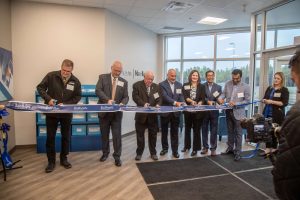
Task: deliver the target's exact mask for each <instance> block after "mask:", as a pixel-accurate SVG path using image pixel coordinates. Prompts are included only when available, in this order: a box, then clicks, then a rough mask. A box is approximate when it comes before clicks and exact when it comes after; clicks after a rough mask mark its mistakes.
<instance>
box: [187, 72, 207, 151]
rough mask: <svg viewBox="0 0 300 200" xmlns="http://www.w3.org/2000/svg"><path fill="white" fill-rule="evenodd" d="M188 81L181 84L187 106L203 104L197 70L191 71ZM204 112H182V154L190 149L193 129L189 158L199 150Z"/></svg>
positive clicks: (203, 98)
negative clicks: (183, 127)
mask: <svg viewBox="0 0 300 200" xmlns="http://www.w3.org/2000/svg"><path fill="white" fill-rule="evenodd" d="M188 80H189V81H188V82H187V83H185V84H183V87H182V91H183V92H182V93H183V97H184V100H185V102H186V104H187V105H193V106H196V105H203V104H204V103H205V87H204V85H202V84H201V83H200V74H199V72H198V71H197V70H192V71H191V73H190V74H189V79H188ZM203 114H204V112H184V123H185V134H184V148H183V149H182V152H185V151H186V150H189V149H190V148H191V129H192V128H193V133H194V137H193V151H192V153H191V156H195V155H196V154H197V151H199V150H201V137H200V129H201V125H202V121H203Z"/></svg>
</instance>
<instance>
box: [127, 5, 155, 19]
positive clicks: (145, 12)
mask: <svg viewBox="0 0 300 200" xmlns="http://www.w3.org/2000/svg"><path fill="white" fill-rule="evenodd" d="M159 12H160V11H158V10H153V9H145V8H136V7H132V9H131V10H130V12H129V13H128V15H130V16H141V17H153V16H155V15H156V14H158V13H159Z"/></svg>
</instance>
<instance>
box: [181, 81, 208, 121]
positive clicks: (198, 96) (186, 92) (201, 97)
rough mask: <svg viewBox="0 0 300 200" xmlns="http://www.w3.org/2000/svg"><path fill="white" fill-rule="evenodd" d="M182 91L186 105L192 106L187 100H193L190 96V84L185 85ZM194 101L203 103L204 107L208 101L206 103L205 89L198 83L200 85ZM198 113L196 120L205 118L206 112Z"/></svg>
mask: <svg viewBox="0 0 300 200" xmlns="http://www.w3.org/2000/svg"><path fill="white" fill-rule="evenodd" d="M182 91H183V92H182V93H183V97H184V100H185V102H186V104H187V105H191V103H189V102H187V98H191V95H190V92H191V85H190V83H184V84H183V87H182ZM194 101H196V102H197V103H198V102H199V101H201V102H202V105H205V104H206V101H205V87H204V85H203V84H201V83H198V85H197V90H196V99H195V100H194ZM196 113H197V114H196V119H200V118H202V117H204V112H196Z"/></svg>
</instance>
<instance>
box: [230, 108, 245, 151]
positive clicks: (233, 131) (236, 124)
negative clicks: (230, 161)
mask: <svg viewBox="0 0 300 200" xmlns="http://www.w3.org/2000/svg"><path fill="white" fill-rule="evenodd" d="M226 122H227V129H228V141H227V145H228V148H229V149H230V150H234V152H235V153H240V152H241V149H242V127H241V122H240V120H236V119H235V117H234V114H233V111H232V110H226Z"/></svg>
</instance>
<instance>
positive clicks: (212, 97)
mask: <svg viewBox="0 0 300 200" xmlns="http://www.w3.org/2000/svg"><path fill="white" fill-rule="evenodd" d="M204 87H205V97H206V101H217V100H218V98H219V96H220V95H221V94H222V87H221V86H220V85H218V84H216V83H213V85H212V87H211V91H209V86H208V83H207V82H206V83H204Z"/></svg>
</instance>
